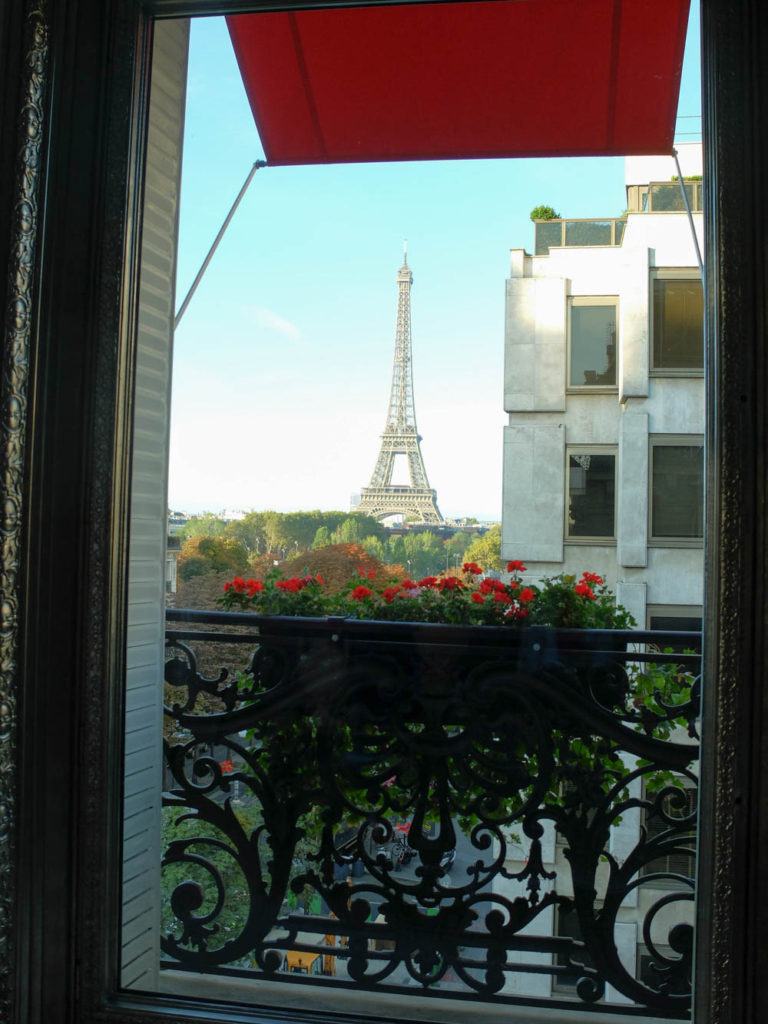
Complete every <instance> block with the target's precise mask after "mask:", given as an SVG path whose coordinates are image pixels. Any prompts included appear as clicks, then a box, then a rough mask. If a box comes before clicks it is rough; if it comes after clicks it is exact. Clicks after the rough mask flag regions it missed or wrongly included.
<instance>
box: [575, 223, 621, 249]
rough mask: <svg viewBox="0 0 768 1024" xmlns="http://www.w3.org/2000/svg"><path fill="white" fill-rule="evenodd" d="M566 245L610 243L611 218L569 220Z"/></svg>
mask: <svg viewBox="0 0 768 1024" xmlns="http://www.w3.org/2000/svg"><path fill="white" fill-rule="evenodd" d="M565 244H566V245H610V244H611V222H610V221H609V220H569V221H566V223H565Z"/></svg>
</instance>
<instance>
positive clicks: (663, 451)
mask: <svg viewBox="0 0 768 1024" xmlns="http://www.w3.org/2000/svg"><path fill="white" fill-rule="evenodd" d="M650 462H651V466H650V471H651V502H650V510H651V530H650V536H651V540H652V541H657V542H661V543H667V544H669V543H679V542H681V541H682V542H690V541H696V542H700V541H702V540H703V537H704V443H703V440H702V439H701V438H700V437H697V438H695V439H691V438H690V437H664V438H652V439H651V459H650Z"/></svg>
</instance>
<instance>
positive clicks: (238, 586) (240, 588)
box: [224, 576, 264, 597]
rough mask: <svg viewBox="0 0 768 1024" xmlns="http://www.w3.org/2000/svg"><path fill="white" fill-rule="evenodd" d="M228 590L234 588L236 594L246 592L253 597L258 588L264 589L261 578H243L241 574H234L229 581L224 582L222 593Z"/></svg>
mask: <svg viewBox="0 0 768 1024" xmlns="http://www.w3.org/2000/svg"><path fill="white" fill-rule="evenodd" d="M228 590H234V591H235V593H236V594H245V593H247V594H248V597H253V596H254V595H255V594H258V593H259V591H260V590H264V583H263V581H262V580H244V579H243V578H242V576H235V578H234V579H233V580H232V582H231V583H225V584H224V593H226V592H227V591H228Z"/></svg>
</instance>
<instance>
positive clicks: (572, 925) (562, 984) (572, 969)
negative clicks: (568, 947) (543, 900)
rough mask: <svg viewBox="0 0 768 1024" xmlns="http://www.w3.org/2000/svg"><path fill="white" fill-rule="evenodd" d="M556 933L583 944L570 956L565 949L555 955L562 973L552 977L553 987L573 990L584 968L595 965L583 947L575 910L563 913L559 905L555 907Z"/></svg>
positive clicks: (560, 936) (556, 964)
mask: <svg viewBox="0 0 768 1024" xmlns="http://www.w3.org/2000/svg"><path fill="white" fill-rule="evenodd" d="M555 935H556V936H557V937H558V938H564V939H573V941H574V942H576V943H579V945H580V946H581V948H576V949H572V951H571V954H570V956H569V954H568V953H567V952H566V951H564V950H558V951H557V952H556V953H555V955H554V963H555V966H556V967H559V968H560V969H561V971H562V973H559V972H558V973H557V974H555V976H554V977H553V979H552V987H553V988H554V989H555V990H560V991H569V990H570V991H572V990H573V989H575V987H576V983H577V982H578V980H579V978H581V977H583V976H584V968H585V967H587V968H591V967H593V962H592V958H591V957H590V955H589V954H588V953H587V951H586V949H584V948H583V943H584V939H583V936H582V934H581V928H580V926H579V918H578V915H577V914H576V911H575V910H572V911H571V912H570V913H563V911H562V910H561V909H560V908H559V907H556V908H555Z"/></svg>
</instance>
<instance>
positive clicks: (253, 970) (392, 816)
mask: <svg viewBox="0 0 768 1024" xmlns="http://www.w3.org/2000/svg"><path fill="white" fill-rule="evenodd" d="M167 620H168V623H167V634H166V640H167V648H168V660H167V662H166V687H167V693H166V727H165V753H166V779H165V798H164V803H165V808H164V824H163V839H164V844H165V849H164V858H163V871H164V883H163V891H162V897H163V939H162V949H163V960H162V967H163V968H164V969H165V970H166V972H168V973H169V974H170V973H171V972H196V973H202V974H205V975H208V976H210V977H212V978H218V979H219V980H222V979H224V978H228V979H230V980H231V981H235V980H236V981H238V982H239V983H240V984H242V983H244V982H245V983H247V982H248V981H251V982H258V984H259V985H260V986H261V988H262V990H263V987H264V986H265V985H266V986H272V990H273V991H275V990H279V986H280V983H282V984H283V986H284V985H285V983H286V982H290V983H291V984H292V985H293V986H300V987H301V986H309V991H310V992H311V994H312V998H313V1000H314V1001H315V1003H316V1005H323V999H329V998H331V997H332V999H338V998H339V996H340V991H339V990H342V989H343V990H347V991H350V990H351V991H354V992H358V993H361V992H364V993H366V994H367V996H366V998H369V999H381V998H384V999H386V998H389V999H395V1000H397V999H398V998H399V999H400V1001H401V1006H402V1000H403V997H407V1002H408V1006H409V1013H413V1012H414V1006H413V1001H414V1000H419V999H427V1000H428V999H435V998H439V999H441V1000H449V1001H451V1000H453V1001H459V1003H458V1004H457V1005H460V1001H462V1000H463V1001H467V1000H472V1001H474V1002H478V1003H480V1002H482V1003H485V1004H488V1007H489V1009H491V1010H492V1009H493V1006H494V1005H495V1006H496V1007H497V1008H498V1009H499V1010H502V1009H503V1007H504V1006H508V1005H509V1004H520V1005H528V1006H532V1007H535V1006H540V1007H547V1008H560V1009H562V1010H571V1011H574V1012H575V1013H580V1014H581V1017H582V1019H592V1018H591V1016H590V1015H591V1014H592V1013H593V1012H594V1011H597V1010H602V1011H605V1010H613V1011H615V1012H625V1013H630V1014H634V1015H637V1014H638V1013H643V1014H644V1015H647V1016H656V1017H661V1018H665V1019H669V1018H674V1019H687V1018H688V1016H689V1013H690V977H691V973H690V972H691V953H692V913H691V911H692V906H693V899H694V892H693V885H694V883H693V879H692V877H691V876H692V874H693V872H692V867H691V866H692V863H693V860H692V858H693V855H694V852H695V843H696V824H695V823H696V811H695V806H696V802H695V794H696V788H697V778H698V772H697V764H698V760H697V759H698V743H697V739H698V738H697V732H696V721H697V716H698V688H699V682H698V678H699V672H700V657H699V655H698V654H691V653H685V654H680V653H672V649H674V650H677V651H680V650H682V649H683V648H691V649H693V648H700V636H699V634H691V633H686V634H680V633H661V632H639V631H632V632H620V631H602V630H582V631H578V630H551V629H546V628H543V627H532V628H529V629H516V628H508V627H505V626H499V627H495V626H479V627H477V626H475V627H465V626H448V625H440V624H413V623H401V622H387V623H381V622H367V621H360V620H356V621H352V620H347V619H341V618H327V619H306V618H304V619H302V618H285V617H279V616H276V617H272V618H269V617H264V616H257V615H251V614H244V613H228V612H193V611H183V610H173V609H172V610H169V611H168V613H167ZM665 649H667V650H668V652H669V653H660V652H662V651H664V650H665ZM652 666H655V668H654V667H652ZM662 684H663V685H662ZM275 986H277V987H278V988H277V989H275ZM285 991H286V990H285V988H284V987H283V989H282V992H283V993H285ZM302 991H304V992H306V991H308V990H307V989H306V988H303V989H302ZM334 993H336V994H335V995H334ZM376 993H381V995H380V996H379V995H376ZM329 1005H334V1004H333V1003H331V1004H329ZM377 1005H380V1004H377ZM442 1005H445V1004H442ZM390 1009H391V1006H390ZM393 1012H394V1011H393ZM585 1014H586V1015H587V1017H586V1018H585ZM502 1015H503V1014H502ZM574 1019H576V1017H574Z"/></svg>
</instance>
